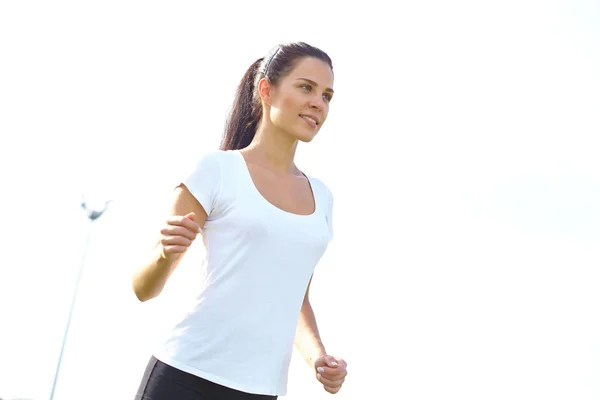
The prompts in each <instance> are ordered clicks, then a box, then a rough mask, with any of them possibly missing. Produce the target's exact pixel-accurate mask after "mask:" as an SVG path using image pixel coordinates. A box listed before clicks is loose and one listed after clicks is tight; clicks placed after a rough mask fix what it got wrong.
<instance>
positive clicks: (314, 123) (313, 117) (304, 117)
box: [300, 114, 319, 127]
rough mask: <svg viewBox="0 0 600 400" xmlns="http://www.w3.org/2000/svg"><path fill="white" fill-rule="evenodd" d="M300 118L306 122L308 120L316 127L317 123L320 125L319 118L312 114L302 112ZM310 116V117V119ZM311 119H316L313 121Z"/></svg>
mask: <svg viewBox="0 0 600 400" xmlns="http://www.w3.org/2000/svg"><path fill="white" fill-rule="evenodd" d="M300 118H302V119H303V120H305V121H306V122H308V123H309V124H310V125H311V126H312V125H314V126H315V127H316V126H317V125H319V118H317V117H315V116H312V115H306V114H300ZM308 118H310V119H308ZM311 119H312V120H313V121H314V122H313V121H311Z"/></svg>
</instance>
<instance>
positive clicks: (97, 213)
mask: <svg viewBox="0 0 600 400" xmlns="http://www.w3.org/2000/svg"><path fill="white" fill-rule="evenodd" d="M111 201H112V200H109V201H105V202H104V204H103V205H101V207H99V208H96V207H91V206H90V205H89V204H88V203H86V201H85V198H83V200H82V201H81V208H83V210H84V211H85V214H86V216H87V218H88V221H89V224H88V230H87V235H86V238H85V243H84V245H83V257H82V259H81V263H80V264H79V271H78V273H77V280H76V282H75V289H74V290H73V295H72V298H71V308H70V309H69V316H68V318H67V326H66V327H65V333H64V334H63V340H62V345H61V347H60V354H59V356H58V363H57V365H56V372H55V373H54V382H53V383H52V391H51V392H50V400H53V399H54V391H55V389H56V382H57V381H58V374H59V373H60V364H61V362H62V358H63V353H64V351H65V344H66V343H67V336H68V334H69V327H70V326H71V317H72V315H73V309H74V307H75V302H76V300H77V293H78V291H79V283H80V281H81V275H82V272H83V267H84V265H85V256H86V253H87V248H88V244H89V242H90V236H91V234H92V224H93V223H94V221H96V220H97V219H98V218H100V217H101V216H102V214H104V211H106V209H107V208H108V204H109V203H110V202H111Z"/></svg>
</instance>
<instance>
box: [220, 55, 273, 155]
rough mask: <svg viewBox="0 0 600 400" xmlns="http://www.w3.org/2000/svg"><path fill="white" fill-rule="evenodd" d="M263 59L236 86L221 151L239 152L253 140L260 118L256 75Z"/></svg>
mask: <svg viewBox="0 0 600 400" xmlns="http://www.w3.org/2000/svg"><path fill="white" fill-rule="evenodd" d="M262 61H263V58H259V59H258V60H256V61H255V62H254V63H253V64H252V65H251V66H250V68H248V70H247V71H246V73H245V74H244V77H243V78H242V80H241V81H240V84H239V85H238V88H237V91H236V94H235V99H234V101H233V106H232V108H231V112H230V114H229V118H227V122H226V124H225V133H224V135H223V139H222V140H221V146H220V149H221V150H239V149H243V148H244V147H247V146H248V145H249V144H250V143H251V142H252V139H254V134H255V133H256V128H257V127H258V123H259V122H260V119H261V117H262V106H261V104H260V100H259V99H258V96H257V95H256V94H255V92H256V90H255V87H254V86H255V81H256V75H257V74H258V73H259V72H258V70H259V68H260V65H261V62H262Z"/></svg>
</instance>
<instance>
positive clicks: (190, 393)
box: [135, 357, 277, 400]
mask: <svg viewBox="0 0 600 400" xmlns="http://www.w3.org/2000/svg"><path fill="white" fill-rule="evenodd" d="M274 399H277V396H270V395H261V394H251V393H245V392H240V391H239V390H235V389H231V388H228V387H226V386H222V385H218V384H216V383H214V382H211V381H208V380H206V379H203V378H200V377H198V376H196V375H192V374H189V373H187V372H184V371H181V370H179V369H177V368H174V367H172V366H170V365H167V364H165V363H163V362H162V361H160V360H158V359H156V358H155V357H151V358H150V361H149V362H148V366H147V367H146V371H145V372H144V377H143V378H142V382H141V383H140V387H139V389H138V391H137V394H136V396H135V400H274Z"/></svg>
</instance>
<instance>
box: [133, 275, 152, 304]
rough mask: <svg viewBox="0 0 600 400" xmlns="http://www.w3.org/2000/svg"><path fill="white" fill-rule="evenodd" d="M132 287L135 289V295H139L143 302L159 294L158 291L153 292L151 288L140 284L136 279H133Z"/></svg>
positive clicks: (138, 297)
mask: <svg viewBox="0 0 600 400" xmlns="http://www.w3.org/2000/svg"><path fill="white" fill-rule="evenodd" d="M131 288H132V289H133V293H134V294H135V297H137V299H138V300H139V301H140V302H142V303H144V302H146V301H148V300H151V299H153V298H155V297H156V296H158V293H156V294H154V293H151V292H150V291H149V290H147V289H146V288H144V287H143V286H142V285H140V284H139V283H138V282H136V281H135V280H133V282H132V285H131Z"/></svg>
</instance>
